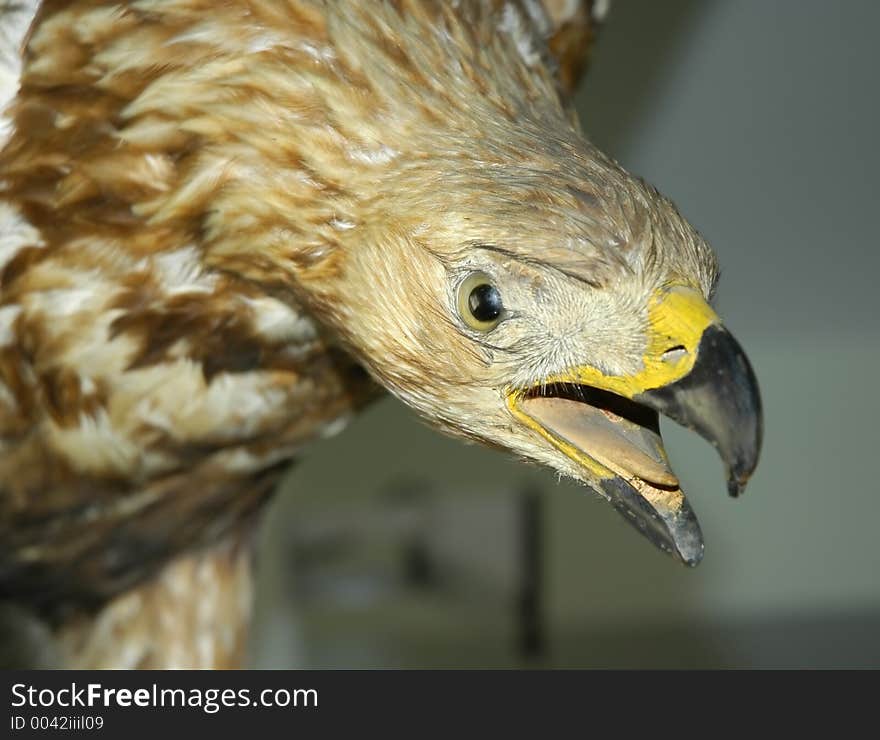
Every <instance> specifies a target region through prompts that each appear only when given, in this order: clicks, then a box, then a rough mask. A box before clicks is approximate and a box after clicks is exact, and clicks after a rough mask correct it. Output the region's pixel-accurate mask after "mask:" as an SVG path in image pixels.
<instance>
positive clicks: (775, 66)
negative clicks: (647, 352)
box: [255, 0, 880, 666]
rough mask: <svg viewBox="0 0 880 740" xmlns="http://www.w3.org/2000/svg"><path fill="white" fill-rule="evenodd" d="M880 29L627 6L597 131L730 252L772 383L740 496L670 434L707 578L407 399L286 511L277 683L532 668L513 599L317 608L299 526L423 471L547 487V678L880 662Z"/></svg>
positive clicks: (848, 8) (795, 4)
mask: <svg viewBox="0 0 880 740" xmlns="http://www.w3.org/2000/svg"><path fill="white" fill-rule="evenodd" d="M877 28H880V3H876V2H869V1H868V0H865V1H864V2H856V1H855V0H850V1H848V2H841V3H829V2H827V0H825V1H820V0H810V1H803V2H801V1H795V0H786V1H782V0H777V1H775V2H764V1H760V0H714V1H708V0H707V1H704V2H687V1H686V0H677V1H675V2H672V1H671V0H666V1H664V2H651V1H645V2H638V1H636V0H617V1H616V2H615V3H613V4H612V11H611V14H610V16H609V19H608V24H607V27H606V29H605V33H604V34H603V37H602V39H601V42H600V45H599V48H598V50H597V54H596V57H595V64H594V67H593V69H592V72H591V74H590V76H589V79H588V81H587V83H586V84H585V86H584V89H583V90H582V94H581V97H580V102H581V110H582V120H583V122H584V127H585V129H586V130H587V132H588V134H589V135H590V136H591V138H592V139H593V140H594V141H595V142H596V143H597V144H599V145H600V147H602V148H603V149H605V150H606V151H608V152H610V153H611V154H612V155H614V156H615V157H616V158H618V159H619V160H620V161H621V162H622V163H623V164H624V165H625V166H626V167H627V168H629V169H630V170H632V171H634V172H637V173H638V174H640V175H642V176H644V177H645V178H646V179H648V180H649V181H651V182H652V183H654V184H655V185H656V186H657V187H659V188H660V189H661V190H662V191H664V192H665V193H666V194H668V195H669V196H671V197H672V198H673V199H674V200H675V201H676V202H677V203H678V205H679V206H680V208H681V210H682V211H683V213H684V214H685V215H686V216H688V217H689V218H690V219H691V221H692V222H693V223H695V225H696V226H697V227H698V228H699V229H700V230H701V231H702V232H703V233H704V235H705V236H706V237H707V238H708V239H709V241H710V242H711V243H712V244H713V245H714V247H715V248H716V250H717V252H718V254H719V256H720V259H721V262H722V268H723V277H722V282H721V288H720V293H719V307H720V311H721V313H722V315H723V316H724V317H725V319H726V321H727V323H728V325H729V326H730V327H731V328H732V329H733V331H734V332H735V333H736V334H737V336H738V338H739V339H740V341H741V342H742V344H743V345H744V346H745V347H746V348H747V350H748V352H749V354H750V356H751V358H752V360H753V362H754V364H755V366H756V371H757V374H758V376H759V379H760V382H761V386H762V390H763V394H764V400H765V414H766V424H767V429H766V442H765V448H764V457H763V461H762V464H761V466H760V468H759V470H758V473H757V475H756V476H755V478H754V481H753V483H752V485H751V487H750V489H749V491H748V492H747V495H746V496H745V497H744V498H743V499H742V500H739V501H732V500H729V499H728V498H727V497H726V495H725V494H724V489H723V482H722V476H721V467H720V463H719V462H718V461H717V459H716V457H715V455H714V452H713V451H712V450H711V449H710V448H709V447H708V446H707V445H705V444H703V443H702V442H701V441H699V440H698V439H696V438H694V437H692V436H691V435H689V434H686V433H684V432H682V431H681V430H678V429H676V428H674V427H672V426H671V425H667V426H666V427H665V428H664V434H665V437H666V439H667V443H668V448H669V451H670V456H671V458H672V459H673V461H674V462H675V464H676V469H677V471H678V472H679V473H680V475H681V477H682V479H683V481H684V483H685V490H686V491H688V492H689V495H690V498H691V500H692V502H693V504H694V506H695V508H696V509H697V511H698V514H699V516H700V519H701V522H702V526H703V531H704V534H705V537H706V541H707V554H706V558H705V560H704V562H703V564H702V565H701V566H700V567H699V568H698V569H697V570H695V571H689V570H686V569H684V568H681V567H679V566H676V565H675V564H673V563H672V562H670V561H668V560H667V559H666V558H664V557H662V556H660V555H659V554H658V553H656V552H655V551H653V550H652V548H651V547H650V546H649V545H647V543H645V542H643V541H642V540H641V538H639V537H637V535H635V534H634V533H633V532H632V531H631V530H630V529H629V527H627V526H626V525H625V524H624V523H623V522H622V521H621V520H620V519H619V517H618V516H617V515H616V514H615V513H614V512H613V511H612V510H611V509H610V507H608V506H607V505H605V504H603V503H602V502H600V501H598V500H597V499H596V498H595V497H594V496H592V495H590V494H589V492H588V491H586V490H584V489H579V488H577V487H575V486H573V485H570V484H558V483H557V482H556V480H555V478H554V477H553V476H552V475H550V474H549V473H544V472H541V471H538V470H536V469H532V468H527V467H525V466H522V465H520V464H518V463H516V462H513V461H511V460H509V459H508V458H506V457H505V456H504V455H502V454H499V453H494V452H491V451H488V450H483V449H479V448H474V447H466V446H464V445H462V444H460V443H459V442H456V441H451V440H447V439H445V438H442V437H440V436H439V435H437V434H435V433H434V432H432V431H430V430H427V429H425V428H423V427H422V426H421V425H419V424H418V422H416V421H415V419H414V417H413V415H412V414H411V413H409V412H408V410H407V409H405V408H403V407H401V406H400V405H399V404H397V403H395V402H393V401H384V402H382V403H380V404H378V405H377V406H376V407H374V408H373V409H371V410H370V411H369V412H368V413H367V414H365V415H364V416H363V417H362V418H361V419H359V420H358V421H357V422H356V423H355V424H354V425H353V426H352V427H351V428H350V429H349V430H348V431H346V432H345V433H344V434H343V435H342V436H340V437H338V438H336V439H333V440H330V441H327V442H324V443H322V444H321V445H320V446H319V447H316V448H315V450H314V451H313V454H312V455H310V456H309V457H308V458H307V459H306V460H305V461H304V462H303V463H302V464H301V465H300V466H299V467H298V468H297V470H296V471H294V472H293V474H292V475H291V477H290V479H289V485H288V487H287V490H286V491H285V493H284V494H283V495H282V496H281V497H279V500H278V501H277V503H276V505H275V506H274V508H273V509H272V510H271V511H270V513H269V517H268V519H269V526H268V528H267V532H266V537H265V542H264V556H263V573H262V577H263V583H262V587H261V596H260V612H259V625H260V632H259V634H258V639H257V640H256V643H255V661H256V663H257V664H258V665H290V664H291V662H299V663H305V664H319V665H351V666H359V665H425V664H430V665H506V664H515V663H516V661H515V659H514V658H512V657H511V655H510V652H509V640H508V637H509V634H508V633H509V631H510V624H509V617H508V616H506V614H507V610H506V606H505V604H506V602H505V600H504V598H501V599H500V600H498V601H497V603H496V602H491V600H488V601H486V605H485V606H481V607H480V608H470V607H469V606H468V603H469V602H468V600H467V599H464V600H463V602H462V604H463V605H462V604H460V605H459V606H457V607H455V606H453V607H448V608H447V606H444V605H440V604H439V602H438V604H437V605H435V606H434V607H432V606H431V601H430V599H428V601H425V600H424V599H421V600H416V602H417V603H416V602H414V601H413V600H412V599H407V598H404V599H402V600H401V599H399V598H396V597H395V599H396V600H395V599H391V600H390V601H389V602H388V603H387V604H386V605H384V606H383V605H382V602H381V599H378V600H376V599H374V600H373V601H372V602H371V605H370V607H369V608H362V609H358V608H353V609H352V608H349V609H348V610H347V611H346V609H345V608H337V607H333V608H330V607H321V608H317V609H311V608H309V607H308V606H303V605H302V604H298V603H297V599H296V598H294V596H293V594H294V593H295V582H296V574H295V573H291V566H290V562H289V558H288V557H287V556H288V554H289V553H288V549H287V542H288V540H289V537H290V533H291V527H292V526H295V525H296V523H297V522H301V521H302V520H303V519H304V518H305V517H308V516H310V515H313V514H314V513H315V512H317V513H318V514H319V515H320V512H322V511H324V510H326V509H328V507H329V508H330V509H333V508H334V507H342V506H343V504H344V502H346V501H348V502H352V501H358V502H361V501H368V500H370V499H371V498H375V497H376V496H378V495H379V493H380V492H381V491H383V490H384V489H385V488H387V486H388V485H389V482H391V481H393V480H394V479H396V478H398V477H400V476H406V475H411V476H414V477H418V478H420V479H428V480H431V481H434V482H435V484H436V485H437V486H438V487H440V488H441V490H448V491H450V492H453V493H456V494H457V495H459V496H461V497H462V500H463V501H464V500H468V499H469V498H470V497H472V496H479V495H480V494H479V491H480V490H489V491H497V490H503V489H505V488H506V487H507V488H510V487H516V486H518V485H521V484H522V482H523V481H524V480H529V481H535V482H536V483H537V484H538V485H540V487H541V488H542V489H544V491H545V496H546V500H547V526H546V534H547V539H548V543H547V551H546V561H545V568H546V573H547V583H546V586H545V596H546V611H547V617H548V630H549V633H550V639H551V644H552V645H553V646H554V647H553V653H552V656H551V657H550V658H548V659H547V662H548V663H549V664H552V665H880V639H878V637H877V635H878V633H880V629H877V628H878V627H880V619H878V615H880V575H878V573H880V547H878V538H877V530H878V522H880V490H878V489H880V486H878V484H877V480H878V476H877V471H876V468H877V466H878V464H880V462H878V461H880V453H878V450H877V440H878V434H877V429H876V423H877V417H878V410H880V404H878V398H877V391H876V381H875V378H876V375H877V368H878V367H880V343H878V341H877V339H878V336H877V328H876V319H877V313H878V312H877V308H876V300H875V290H874V284H875V281H876V279H877V275H878V274H880V257H878V250H877V226H876V217H877V215H878V211H880V202H878V200H880V199H878V194H880V188H878V184H877V177H878V172H880V156H878V153H877V142H876V134H877V128H878V127H877V114H878V111H880V107H878V93H877V91H878V84H877V79H876V76H877V72H878V66H880V65H878V54H877V51H876V29H877ZM483 546H484V547H485V552H484V553H483V557H484V558H485V560H486V561H487V562H488V561H490V560H492V558H493V557H494V554H493V548H494V547H495V546H496V545H495V540H494V539H493V537H491V536H488V535H487V536H486V537H485V539H484V540H483ZM479 555H480V553H479V552H478V553H477V560H479ZM474 568H475V569H476V570H479V563H477V564H475V565H474ZM414 603H415V605H414ZM480 603H482V602H480ZM492 604H495V606H492ZM456 609H457V610H458V611H456ZM340 614H341V616H340ZM402 614H405V615H408V616H405V617H402V616H401V615H402ZM389 624H394V625H395V626H394V628H393V629H391V628H390V627H389ZM316 646H317V647H316ZM327 646H330V647H327ZM432 646H434V647H432Z"/></svg>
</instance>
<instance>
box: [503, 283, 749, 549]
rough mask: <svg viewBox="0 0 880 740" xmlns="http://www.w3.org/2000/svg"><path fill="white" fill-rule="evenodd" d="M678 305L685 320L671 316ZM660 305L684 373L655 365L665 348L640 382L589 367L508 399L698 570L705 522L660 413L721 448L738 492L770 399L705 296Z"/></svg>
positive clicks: (666, 339)
mask: <svg viewBox="0 0 880 740" xmlns="http://www.w3.org/2000/svg"><path fill="white" fill-rule="evenodd" d="M683 300H684V301H686V302H685V303H683V302H682V301H683ZM672 303H674V304H675V305H677V309H676V311H675V314H676V316H675V317H674V319H670V318H669V316H668V315H667V317H666V319H663V311H668V307H669V305H670V304H672ZM700 303H702V306H701V305H700ZM682 307H685V308H686V309H687V310H686V311H684V312H682V311H680V310H679V309H681V308H682ZM654 308H655V310H656V315H657V316H659V317H660V318H659V319H658V321H657V322H654V323H655V324H656V325H660V326H662V327H669V326H672V325H674V326H676V327H677V329H678V330H677V331H673V332H670V331H668V329H663V330H661V331H659V332H657V337H656V343H655V344H656V346H658V347H673V348H674V349H675V350H676V352H675V353H669V351H668V350H667V351H666V355H665V356H671V355H674V356H676V357H680V358H681V357H683V359H679V360H676V362H678V365H676V368H677V369H674V370H672V371H670V370H669V368H668V367H664V366H663V365H662V364H660V363H657V362H654V361H653V357H655V356H657V357H659V356H662V355H663V353H661V352H655V353H653V354H652V356H649V357H646V363H645V365H646V368H647V370H646V371H644V372H643V373H642V374H641V375H640V376H634V377H633V378H625V377H608V378H606V377H604V376H601V375H599V374H597V373H596V371H595V370H594V369H592V368H587V369H580V370H578V371H575V372H574V373H571V374H568V375H566V376H561V377H560V378H558V379H555V381H556V382H555V383H551V384H550V385H543V386H540V387H539V388H534V389H532V390H530V391H527V392H525V393H514V394H512V395H511V396H510V400H509V402H508V403H509V407H510V409H511V411H512V412H513V414H514V415H515V416H516V417H517V418H519V419H520V420H522V421H523V422H524V423H526V424H527V425H528V426H530V427H531V428H532V429H534V430H535V431H537V432H538V433H540V434H541V435H542V436H543V437H544V438H545V439H547V440H548V441H550V442H551V443H552V444H553V445H554V446H556V447H557V448H558V449H560V450H561V451H562V452H563V453H565V454H566V455H567V456H568V457H570V458H571V459H573V460H575V461H577V462H578V463H580V464H581V466H582V467H583V468H585V478H586V479H588V480H589V481H591V482H592V483H593V485H594V487H596V488H597V489H598V490H600V491H601V492H602V493H603V494H604V495H605V497H606V498H607V499H608V500H609V501H610V502H611V504H612V505H613V506H614V507H615V509H617V510H618V511H619V512H620V513H621V514H623V515H624V518H625V519H626V520H627V521H628V522H630V524H632V525H633V526H634V527H636V529H638V530H639V531H640V532H641V533H642V534H643V535H645V537H647V538H648V539H649V540H650V541H651V542H653V543H654V544H655V545H657V546H658V547H659V548H660V549H662V550H664V551H666V552H668V553H670V554H672V555H673V556H674V557H676V558H677V559H679V560H681V561H682V562H684V563H686V564H687V565H696V564H697V563H699V562H700V560H701V559H702V557H703V549H704V548H703V538H702V534H701V532H700V525H699V523H698V522H697V518H696V515H695V514H694V512H693V510H692V509H691V507H690V504H689V503H688V501H687V499H686V498H685V495H684V493H683V492H682V491H681V489H680V487H679V483H678V479H677V477H676V476H675V474H674V473H673V472H672V470H671V469H670V468H669V464H668V460H667V458H666V453H665V451H664V449H663V444H662V440H661V439H660V435H659V426H658V416H657V415H658V413H660V414H664V415H665V416H667V417H669V418H670V419H672V420H673V421H676V422H678V423H679V424H682V425H683V426H685V427H688V428H690V429H693V430H694V431H696V432H697V433H698V434H700V435H701V436H702V437H703V438H705V439H706V440H707V441H709V442H710V443H711V444H712V445H714V446H715V448H716V449H717V450H718V452H719V454H720V455H721V458H722V460H723V462H724V465H725V468H726V471H727V488H728V491H729V492H730V494H731V495H732V496H738V495H740V494H741V493H742V492H743V490H744V488H745V485H746V482H747V481H748V479H749V477H750V476H751V474H752V473H753V472H754V470H755V467H756V466H757V464H758V456H759V453H760V448H761V439H762V434H763V431H762V430H763V422H762V410H761V397H760V392H759V390H758V383H757V379H756V378H755V373H754V371H753V370H752V367H751V365H750V364H749V361H748V359H747V358H746V355H745V353H744V352H743V350H742V348H741V347H740V345H739V343H738V342H737V341H736V339H734V338H733V336H732V335H731V334H730V333H729V332H728V331H727V330H726V329H725V328H724V327H723V326H722V325H721V324H720V323H719V320H718V317H717V316H716V315H715V314H714V312H712V311H711V309H709V308H708V306H706V305H705V303H704V302H702V299H699V302H698V301H697V300H696V299H695V298H694V297H693V296H692V295H686V296H685V297H684V298H682V294H681V293H679V294H678V295H677V296H674V301H673V302H669V301H666V300H661V301H659V302H657V303H656V304H655V307H654ZM679 350H680V351H679ZM652 362H653V364H652ZM658 381H659V382H658Z"/></svg>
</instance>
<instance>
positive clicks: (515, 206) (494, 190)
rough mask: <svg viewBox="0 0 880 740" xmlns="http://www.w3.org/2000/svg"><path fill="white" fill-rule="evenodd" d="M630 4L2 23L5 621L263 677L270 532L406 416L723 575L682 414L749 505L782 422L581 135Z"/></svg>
mask: <svg viewBox="0 0 880 740" xmlns="http://www.w3.org/2000/svg"><path fill="white" fill-rule="evenodd" d="M606 5H607V3H604V2H592V1H590V0H582V1H581V2H578V1H577V0H544V1H543V2H541V0H455V1H450V2H440V1H439V0H437V1H432V0H376V2H372V1H371V2H366V1H364V2H360V1H354V2H350V1H345V2H343V0H223V1H222V2H217V1H216V0H129V1H123V0H42V2H38V1H37V0H22V1H19V2H8V1H6V2H2V1H0V113H2V118H0V599H2V601H3V603H4V604H5V605H7V607H8V608H9V609H10V610H12V612H13V613H14V614H15V615H16V618H15V620H13V621H14V622H15V624H20V625H25V627H26V628H27V629H28V630H30V632H29V634H39V635H42V636H43V638H44V639H45V641H47V643H49V644H51V646H52V651H53V652H52V655H53V656H55V657H54V658H53V659H54V660H56V661H57V663H58V664H59V665H64V666H69V667H90V668H123V667H130V668H169V667H188V668H219V667H234V666H237V665H240V663H241V661H242V655H243V649H244V645H245V640H246V636H247V624H248V617H249V613H250V608H251V606H250V605H251V592H252V584H251V573H252V567H253V564H252V549H253V548H252V545H253V541H254V538H255V536H256V533H257V532H258V531H259V520H260V512H261V511H262V510H263V509H264V507H265V504H266V502H267V501H268V500H269V499H270V498H271V496H272V493H273V491H274V490H275V488H276V486H277V484H278V482H279V479H280V478H281V476H282V475H283V474H284V472H285V471H286V470H287V469H288V467H289V465H290V464H291V461H293V460H295V459H296V458H297V457H298V456H299V455H301V454H302V453H303V451H304V450H305V449H306V447H307V446H308V445H309V444H311V443H314V442H315V441H316V440H319V439H321V438H322V437H327V436H329V435H332V434H335V433H337V432H338V431H340V430H341V429H342V428H343V427H344V426H345V424H346V422H347V421H348V420H349V419H351V418H352V417H353V416H354V415H355V414H357V413H358V411H359V410H360V409H362V408H363V407H364V406H365V405H366V404H368V403H370V402H371V401H373V400H374V399H376V398H378V397H380V396H381V395H382V394H383V393H386V392H388V393H391V394H394V395H395V396H397V397H398V398H400V399H402V400H403V401H404V402H405V403H406V404H407V405H409V406H410V407H411V408H412V409H414V411H415V412H416V413H417V414H418V415H420V416H421V417H422V418H423V419H424V420H426V421H427V422H428V423H429V424H431V425H433V426H434V427H436V428H438V429H440V430H442V431H445V432H447V433H449V434H452V435H456V436H459V437H462V438H464V439H466V440H470V441H476V442H479V443H482V444H486V445H491V446H493V447H496V448H502V449H505V450H508V451H510V452H512V453H513V454H515V455H517V456H519V457H520V458H523V459H525V460H527V461H531V462H533V463H537V464H539V465H543V466H547V467H549V468H551V469H553V470H555V471H557V472H558V473H559V474H560V475H562V476H567V477H570V478H573V479H575V480H577V481H580V482H582V483H583V484H584V485H585V486H586V487H588V488H590V489H592V490H593V491H595V492H596V493H598V494H599V495H600V496H601V497H603V498H605V499H607V500H608V501H609V502H610V503H611V504H612V505H613V506H614V507H615V508H616V509H617V510H618V511H619V512H620V513H621V514H622V515H623V516H624V517H625V519H626V520H627V521H628V522H630V523H631V524H632V525H633V526H634V527H635V528H636V529H637V530H638V531H640V532H641V533H642V534H643V535H645V536H646V537H647V538H649V539H650V540H651V541H652V542H653V543H654V544H656V545H657V546H658V547H659V548H660V549H662V550H664V551H665V552H667V553H669V554H671V555H672V556H673V557H674V558H676V559H677V560H679V561H681V562H683V563H685V564H687V565H695V564H697V563H698V562H699V561H700V559H701V557H702V554H703V539H702V536H701V533H700V528H699V525H698V523H697V519H696V517H695V515H694V513H693V510H692V509H691V507H690V505H689V503H688V500H687V499H686V498H685V496H684V494H683V493H682V491H681V488H680V484H679V480H678V478H677V476H676V475H675V473H674V472H673V470H672V468H671V466H670V463H669V461H668V459H667V456H666V453H665V451H664V448H663V443H662V440H661V437H660V434H659V414H663V415H665V416H667V417H669V418H671V419H672V420H675V421H677V422H679V423H681V424H683V425H685V426H687V427H689V428H692V429H694V430H695V431H696V432H698V433H699V434H701V435H702V436H703V437H705V438H706V439H707V440H709V441H710V442H711V443H712V444H713V445H714V446H715V447H716V448H717V450H718V452H719V454H720V456H721V458H722V460H723V461H724V463H725V466H726V470H727V476H728V490H729V492H730V493H731V494H732V495H738V494H739V493H740V492H741V491H742V490H743V488H744V486H745V483H746V481H747V480H748V478H749V476H750V475H751V474H752V472H753V471H754V468H755V466H756V464H757V460H758V454H759V449H760V444H761V428H762V426H761V425H762V422H761V402H760V396H759V392H758V386H757V382H756V379H755V375H754V372H753V370H752V368H751V366H750V365H749V362H748V360H747V359H746V356H745V354H744V352H743V350H742V348H741V347H740V345H739V344H738V343H737V342H736V340H735V339H734V338H733V337H732V335H731V334H730V333H729V332H728V330H727V329H726V328H725V327H724V326H723V324H722V323H721V320H720V318H719V316H718V315H717V313H716V312H715V310H714V309H713V308H712V297H713V294H714V291H715V286H716V283H717V280H718V274H719V273H718V266H717V260H716V258H715V256H714V255H713V252H712V251H711V249H710V247H709V246H708V245H707V243H706V242H705V241H704V239H703V238H702V237H701V236H700V235H699V234H698V233H697V231H696V230H695V229H694V228H693V227H692V226H691V225H690V224H689V223H688V222H687V221H686V220H685V219H684V218H683V217H682V216H681V215H680V214H679V212H678V211H677V210H676V208H675V206H674V205H673V204H672V203H671V202H670V201H669V200H667V199H666V198H665V197H663V196H662V195H660V194H659V193H658V192H657V191H656V190H655V189H653V188H652V187H651V186H649V185H648V184H646V183H645V182H643V181H642V180H640V179H638V178H636V177H634V176H633V175H631V174H629V173H628V172H627V171H625V170H624V169H623V168H622V167H621V166H620V165H618V164H617V163H616V162H615V161H613V160H612V159H611V158H609V157H607V156H606V155H604V154H603V153H602V152H600V151H599V150H598V149H597V148H596V147H594V146H593V145H592V144H591V143H590V142H589V141H588V140H587V139H586V138H585V136H584V134H583V133H582V131H581V128H580V124H579V122H578V119H577V116H576V114H575V111H574V108H573V104H572V91H573V90H574V87H575V85H576V83H577V81H578V79H579V77H580V74H581V71H582V70H583V68H584V66H585V62H586V60H587V56H588V51H589V48H590V44H591V41H592V39H593V37H594V35H595V33H596V29H597V27H598V23H599V21H600V20H601V16H602V15H603V13H604V10H605V6H606ZM16 620H17V621H16ZM34 631H36V632H34Z"/></svg>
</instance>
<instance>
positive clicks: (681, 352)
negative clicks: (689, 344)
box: [661, 344, 687, 362]
mask: <svg viewBox="0 0 880 740" xmlns="http://www.w3.org/2000/svg"><path fill="white" fill-rule="evenodd" d="M686 354H687V348H686V347H685V346H684V345H683V344H677V345H675V346H674V347H670V348H669V349H668V350H666V351H665V352H664V353H663V355H662V357H661V359H662V360H663V361H664V362H675V361H676V360H680V359H681V358H682V357H684V356H685V355H686Z"/></svg>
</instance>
